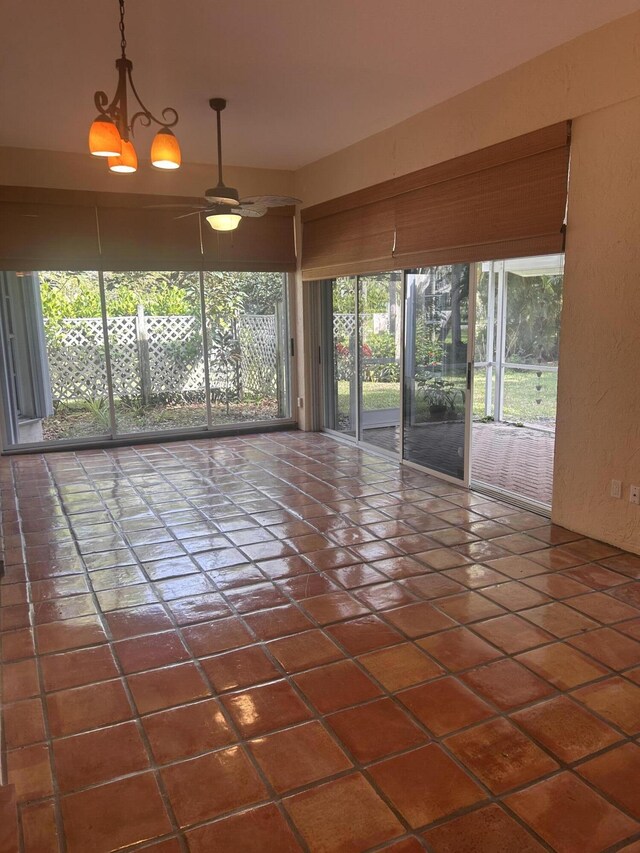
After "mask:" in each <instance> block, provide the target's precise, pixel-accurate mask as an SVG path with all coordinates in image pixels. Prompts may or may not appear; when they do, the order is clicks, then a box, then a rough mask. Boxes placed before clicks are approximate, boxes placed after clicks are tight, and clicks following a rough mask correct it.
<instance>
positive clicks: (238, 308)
mask: <svg viewBox="0 0 640 853" xmlns="http://www.w3.org/2000/svg"><path fill="white" fill-rule="evenodd" d="M204 300H205V310H206V322H207V344H208V349H209V383H210V387H211V411H212V421H213V425H214V426H215V425H217V424H229V423H244V422H251V421H266V420H275V419H278V418H287V417H289V415H290V401H289V374H288V363H289V359H288V347H287V340H288V331H287V329H288V325H287V300H286V276H285V275H284V274H283V273H246V272H206V273H205V276H204Z"/></svg>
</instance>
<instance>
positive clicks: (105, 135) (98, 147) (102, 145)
mask: <svg viewBox="0 0 640 853" xmlns="http://www.w3.org/2000/svg"><path fill="white" fill-rule="evenodd" d="M89 151H91V153H92V154H93V156H94V157H119V156H120V153H121V151H122V137H121V136H120V131H119V130H118V128H117V127H116V125H115V124H114V122H113V121H112V120H111V119H110V118H109V116H107V115H98V116H96V118H95V119H94V121H93V124H92V125H91V127H90V128H89Z"/></svg>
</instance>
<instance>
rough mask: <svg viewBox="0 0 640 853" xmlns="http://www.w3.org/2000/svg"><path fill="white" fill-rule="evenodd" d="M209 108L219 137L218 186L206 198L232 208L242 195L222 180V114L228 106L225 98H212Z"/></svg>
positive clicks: (209, 190) (208, 192)
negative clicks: (212, 111)
mask: <svg viewBox="0 0 640 853" xmlns="http://www.w3.org/2000/svg"><path fill="white" fill-rule="evenodd" d="M209 106H210V107H211V109H212V110H215V113H216V124H217V137H218V185H217V186H216V187H213V188H212V189H208V190H207V191H206V192H205V196H206V198H207V199H208V200H209V201H211V202H214V203H216V204H228V205H231V206H232V207H235V206H237V205H238V204H239V203H240V195H239V193H238V190H237V189H235V188H234V187H227V186H225V183H224V181H223V180H222V121H221V117H220V113H221V112H222V110H223V109H224V108H225V107H226V106H227V101H226V99H225V98H211V99H210V100H209Z"/></svg>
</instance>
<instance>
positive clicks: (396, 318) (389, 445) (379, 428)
mask: <svg viewBox="0 0 640 853" xmlns="http://www.w3.org/2000/svg"><path fill="white" fill-rule="evenodd" d="M358 319H359V322H358V329H359V338H360V360H359V380H360V381H359V391H360V420H359V426H360V432H359V437H360V440H361V441H363V442H366V443H367V444H373V445H374V446H375V447H378V448H380V449H382V450H388V451H390V452H391V453H400V361H401V356H402V338H401V326H402V273H401V272H391V273H383V274H380V275H366V276H359V277H358Z"/></svg>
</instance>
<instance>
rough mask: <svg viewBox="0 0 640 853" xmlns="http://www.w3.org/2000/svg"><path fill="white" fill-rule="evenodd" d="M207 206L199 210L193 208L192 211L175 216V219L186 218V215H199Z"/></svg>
mask: <svg viewBox="0 0 640 853" xmlns="http://www.w3.org/2000/svg"><path fill="white" fill-rule="evenodd" d="M206 209H207V208H206V207H199V208H198V209H197V210H192V211H191V212H190V213H181V214H180V216H174V217H173V218H174V219H184V218H185V217H186V216H198V215H199V214H200V213H201V212H202V211H203V210H206Z"/></svg>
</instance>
